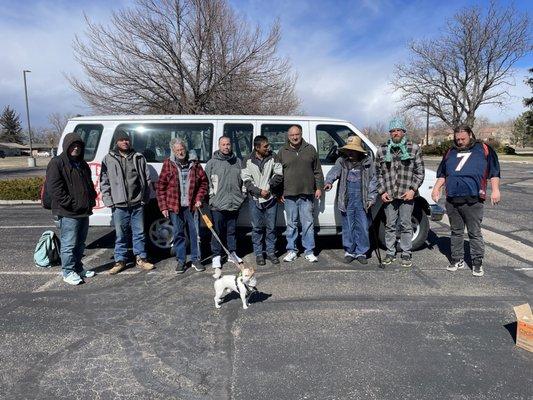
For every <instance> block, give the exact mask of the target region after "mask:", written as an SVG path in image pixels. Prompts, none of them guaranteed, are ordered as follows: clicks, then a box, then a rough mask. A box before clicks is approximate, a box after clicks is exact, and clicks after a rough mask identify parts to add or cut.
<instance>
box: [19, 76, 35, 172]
mask: <svg viewBox="0 0 533 400" xmlns="http://www.w3.org/2000/svg"><path fill="white" fill-rule="evenodd" d="M26 72H31V71H30V70H28V69H25V70H23V71H22V76H23V77H24V93H25V95H26V117H27V118H28V137H29V139H30V158H28V167H35V158H34V157H33V145H32V140H31V124H30V107H29V106H28V86H27V85H26Z"/></svg>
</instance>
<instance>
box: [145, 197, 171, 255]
mask: <svg viewBox="0 0 533 400" xmlns="http://www.w3.org/2000/svg"><path fill="white" fill-rule="evenodd" d="M144 229H145V232H146V245H147V247H148V248H147V250H148V253H149V254H150V255H151V256H152V257H153V256H155V257H158V258H164V257H167V256H168V255H173V252H174V251H173V249H172V242H173V232H172V223H171V222H170V220H169V219H167V218H164V217H163V214H161V212H160V211H159V208H158V207H157V204H156V205H155V206H154V205H153V204H152V203H150V204H149V205H148V206H146V208H145V223H144Z"/></svg>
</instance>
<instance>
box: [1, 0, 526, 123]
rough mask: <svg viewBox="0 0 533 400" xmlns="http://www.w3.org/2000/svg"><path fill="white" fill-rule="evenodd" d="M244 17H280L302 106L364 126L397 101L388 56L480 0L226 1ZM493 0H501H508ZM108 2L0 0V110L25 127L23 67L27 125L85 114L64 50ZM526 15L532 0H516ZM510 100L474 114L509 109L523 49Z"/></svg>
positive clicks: (398, 54) (264, 20)
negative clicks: (55, 114)
mask: <svg viewBox="0 0 533 400" xmlns="http://www.w3.org/2000/svg"><path fill="white" fill-rule="evenodd" d="M229 1H230V4H231V5H232V6H233V7H234V9H235V10H236V11H237V12H238V13H240V14H241V15H243V16H244V17H245V18H247V19H248V21H249V22H251V23H252V24H259V25H261V26H263V27H265V29H268V27H269V26H270V25H271V24H272V23H273V21H275V20H276V19H277V18H279V20H280V23H281V27H282V41H281V43H280V53H281V54H283V55H285V56H287V57H289V59H290V60H291V64H292V67H293V71H294V72H296V73H297V75H298V83H297V92H298V95H299V96H300V98H301V100H302V109H303V110H304V112H305V113H306V114H310V115H320V116H331V117H340V118H345V119H349V120H351V121H352V122H354V123H355V124H356V125H357V126H359V127H363V126H366V125H371V124H374V123H376V122H383V121H386V120H387V119H388V118H389V116H390V115H391V114H393V113H394V112H395V111H396V110H397V108H398V106H399V105H398V103H397V102H396V99H397V95H396V94H394V93H393V92H392V90H391V88H390V85H389V81H390V78H391V74H392V71H393V66H394V64H395V63H398V62H402V61H404V60H406V59H407V57H408V52H407V44H408V43H409V41H410V40H413V39H414V40H416V39H422V38H432V37H436V36H438V34H439V30H440V29H441V28H442V27H443V26H444V23H445V20H446V19H447V18H450V17H451V16H453V14H454V13H455V12H457V11H458V10H459V9H461V8H462V7H464V6H469V5H473V4H478V5H481V6H486V5H487V3H488V2H486V1H466V0H463V1H455V0H452V1H437V0H428V1H392V0H390V1H389V0H383V1H382V0H374V1H372V0H358V1H331V0H290V1H288V0H269V1H264V0H261V1H260V0H229ZM507 3H508V2H505V1H502V2H500V4H503V5H505V4H507ZM128 4H131V2H130V1H127V0H116V1H102V0H96V1H51V0H49V1H43V0H41V1H39V0H27V1H20V0H18V1H12V0H0V50H1V52H0V54H2V56H1V57H2V59H1V61H0V108H3V107H4V106H5V105H8V104H9V105H11V106H12V107H15V109H16V110H17V111H18V112H19V113H20V115H21V118H22V120H23V121H24V126H26V122H25V121H26V117H25V108H24V86H23V80H22V70H23V69H30V70H31V71H32V73H31V74H29V75H28V90H29V97H30V113H31V120H32V126H45V125H46V124H47V116H48V115H49V114H50V113H52V112H60V113H81V114H87V113H90V110H89V109H88V108H87V107H86V106H85V105H84V104H83V101H82V100H81V98H80V97H79V96H78V94H77V93H76V92H74V91H73V90H72V89H71V88H70V86H69V83H68V82H67V81H66V79H65V77H64V75H65V74H73V75H76V76H79V77H82V76H83V72H82V70H81V68H80V67H79V65H78V64H77V63H76V61H75V60H74V57H73V52H72V41H73V39H74V35H76V34H78V35H80V36H82V37H83V32H84V26H85V23H84V20H83V13H84V12H85V13H86V14H87V15H88V16H89V18H90V19H91V20H93V21H96V22H100V23H104V24H105V23H106V22H107V21H109V18H110V15H111V12H112V11H113V9H119V8H121V7H125V6H128ZM514 4H515V6H516V8H517V9H519V10H521V11H525V12H528V13H529V14H530V15H533V2H532V1H525V0H523V1H515V2H514ZM515 67H516V79H515V82H514V85H513V86H511V87H510V92H511V94H512V95H513V98H512V99H511V102H510V103H509V104H508V105H507V106H506V107H505V108H503V109H500V108H495V107H484V108H482V109H481V110H480V112H479V114H478V115H482V116H486V117H488V118H490V119H491V120H494V121H501V120H506V119H509V118H513V117H516V116H517V115H518V114H520V113H521V112H522V111H523V107H522V104H521V99H522V98H523V97H525V96H528V95H530V89H529V87H528V86H526V85H525V84H524V83H523V80H524V78H525V77H526V75H527V69H528V68H531V67H533V55H532V54H529V55H528V56H527V57H525V58H524V59H522V60H520V62H519V63H517V64H516V66H515Z"/></svg>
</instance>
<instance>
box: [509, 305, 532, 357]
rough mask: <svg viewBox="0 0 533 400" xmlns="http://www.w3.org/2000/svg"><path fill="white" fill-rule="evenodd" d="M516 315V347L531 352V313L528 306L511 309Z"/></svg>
mask: <svg viewBox="0 0 533 400" xmlns="http://www.w3.org/2000/svg"><path fill="white" fill-rule="evenodd" d="M513 308H514V312H515V314H516V345H517V346H518V347H522V348H523V349H526V350H528V351H531V352H533V313H531V307H530V306H529V304H527V303H526V304H522V305H521V306H516V307H513Z"/></svg>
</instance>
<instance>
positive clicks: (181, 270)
mask: <svg viewBox="0 0 533 400" xmlns="http://www.w3.org/2000/svg"><path fill="white" fill-rule="evenodd" d="M175 271H176V272H177V273H178V274H183V273H184V272H185V263H184V262H183V261H178V263H177V264H176V270H175Z"/></svg>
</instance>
